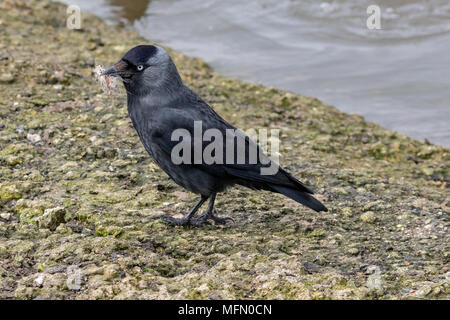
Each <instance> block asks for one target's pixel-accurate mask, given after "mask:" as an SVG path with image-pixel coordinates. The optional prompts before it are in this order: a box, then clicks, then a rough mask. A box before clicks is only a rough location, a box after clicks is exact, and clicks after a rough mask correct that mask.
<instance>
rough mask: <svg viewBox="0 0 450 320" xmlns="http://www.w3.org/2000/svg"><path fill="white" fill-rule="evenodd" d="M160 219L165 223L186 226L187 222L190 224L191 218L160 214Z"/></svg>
mask: <svg viewBox="0 0 450 320" xmlns="http://www.w3.org/2000/svg"><path fill="white" fill-rule="evenodd" d="M161 220H162V221H164V222H165V223H167V224H168V225H170V226H173V227H175V226H187V225H189V224H191V219H189V218H187V217H182V218H174V217H171V216H162V217H161Z"/></svg>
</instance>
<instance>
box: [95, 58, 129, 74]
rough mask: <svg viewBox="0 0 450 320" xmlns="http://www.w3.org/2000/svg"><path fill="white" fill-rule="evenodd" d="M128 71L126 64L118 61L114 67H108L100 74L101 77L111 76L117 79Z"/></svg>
mask: <svg viewBox="0 0 450 320" xmlns="http://www.w3.org/2000/svg"><path fill="white" fill-rule="evenodd" d="M127 70H128V63H126V62H125V61H123V60H120V61H119V62H117V63H116V64H115V65H113V66H111V67H109V68H108V69H106V70H105V71H103V72H102V73H101V76H112V77H117V76H121V75H122V74H124V73H125V72H126V71H127Z"/></svg>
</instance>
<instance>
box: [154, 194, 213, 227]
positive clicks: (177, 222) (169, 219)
mask: <svg viewBox="0 0 450 320" xmlns="http://www.w3.org/2000/svg"><path fill="white" fill-rule="evenodd" d="M207 199H208V197H205V196H202V197H201V198H200V200H198V202H197V203H196V204H195V206H194V207H193V208H192V209H191V210H190V211H189V212H188V213H187V214H186V215H185V216H184V217H182V218H179V219H177V218H173V217H169V216H164V217H162V219H163V220H164V221H165V222H166V223H168V224H170V225H172V226H185V225H188V224H190V223H191V218H192V216H193V215H194V214H195V213H196V212H197V211H198V209H200V207H201V206H202V205H203V204H204V203H205V201H206V200H207Z"/></svg>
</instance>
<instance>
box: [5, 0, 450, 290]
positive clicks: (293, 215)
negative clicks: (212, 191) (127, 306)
mask: <svg viewBox="0 0 450 320" xmlns="http://www.w3.org/2000/svg"><path fill="white" fill-rule="evenodd" d="M16 2H17V1H6V2H5V4H6V5H7V7H4V6H3V5H4V4H3V3H2V2H0V7H1V8H0V9H2V10H0V21H2V24H1V30H0V76H1V75H5V74H10V75H12V76H13V81H11V80H10V77H9V76H8V77H6V78H5V79H6V81H5V79H4V81H1V80H0V82H1V83H0V85H1V89H2V90H1V91H2V98H1V99H0V133H1V134H0V298H3V299H14V298H16V299H402V298H411V299H448V298H449V285H448V284H449V279H450V271H449V269H448V263H449V254H448V252H449V250H448V214H449V212H450V211H449V207H450V192H449V188H450V172H449V168H450V153H449V149H448V148H444V147H440V146H435V145H431V144H427V143H423V142H420V141H417V140H414V139H410V138H408V137H405V136H404V135H401V134H398V133H395V132H392V131H389V130H386V129H383V128H381V127H380V126H378V125H376V124H373V123H369V122H366V121H364V119H363V118H362V117H361V116H357V115H349V114H345V113H343V112H340V111H339V110H337V109H336V108H334V107H332V106H329V105H326V104H324V103H322V102H320V101H319V100H317V99H315V98H311V97H306V96H302V95H297V94H293V93H289V92H286V91H284V90H279V89H275V88H269V87H264V86H261V85H258V84H254V83H246V82H242V81H239V80H236V79H228V78H225V77H222V76H220V75H218V74H216V73H214V72H213V70H212V69H211V68H210V67H209V66H208V65H206V64H205V63H204V62H203V61H201V60H200V59H192V58H189V57H187V56H185V55H183V54H181V53H179V52H176V51H173V50H171V49H170V48H166V49H167V51H168V52H169V53H170V55H171V56H172V57H173V59H174V61H175V63H176V65H177V67H178V69H179V70H180V73H181V76H182V78H183V80H184V81H185V82H186V84H187V85H188V86H189V87H191V88H192V89H193V90H194V91H195V92H197V93H198V94H199V95H200V96H201V97H203V98H204V99H205V100H206V101H207V102H209V103H210V104H211V105H212V106H213V107H214V109H215V110H216V111H217V112H218V113H219V114H221V115H222V116H223V117H224V118H225V119H226V120H228V121H230V122H231V123H233V124H234V125H236V126H237V127H239V128H241V129H243V130H244V131H246V130H249V129H272V128H273V129H280V136H279V138H276V139H275V138H274V139H272V140H271V141H276V142H278V141H279V142H280V150H279V153H280V154H281V155H282V157H281V160H280V162H281V165H282V166H284V167H286V168H287V170H288V171H289V172H292V173H293V174H294V175H295V176H297V177H298V178H299V179H300V180H301V181H303V182H305V183H306V184H307V185H311V186H313V187H314V191H315V192H316V195H317V197H318V198H319V199H320V200H321V201H323V202H324V203H325V204H326V205H327V207H328V208H329V211H328V212H321V213H315V212H312V211H311V210H309V209H307V208H305V207H303V206H300V205H298V204H297V203H295V202H293V201H291V200H289V199H287V198H285V197H282V196H280V195H278V194H274V193H269V192H256V191H252V190H249V189H245V188H241V187H236V188H230V189H229V190H227V192H225V193H222V194H220V195H219V196H218V197H217V200H216V211H217V215H218V216H231V217H233V219H234V220H235V223H234V224H227V225H214V224H213V225H207V226H204V227H202V228H182V227H176V228H173V227H169V226H167V225H166V224H165V223H163V222H162V221H161V220H160V219H159V218H158V217H160V216H162V215H174V216H175V215H176V216H181V215H182V214H183V213H186V212H187V211H188V210H189V209H190V207H192V206H193V205H194V203H195V201H196V197H197V196H196V195H194V194H191V193H189V192H186V191H185V190H183V189H182V188H180V187H178V186H177V185H176V184H175V183H173V182H172V181H171V180H170V179H169V178H168V177H167V176H166V175H165V174H164V173H163V172H162V171H161V170H160V169H159V168H158V166H157V165H155V164H154V163H153V162H152V161H151V159H150V157H149V156H148V154H147V153H146V151H145V149H144V148H143V146H142V144H141V143H140V141H139V137H138V136H137V134H136V132H135V130H134V129H133V126H132V123H131V121H130V119H129V117H128V114H127V110H126V93H125V91H124V89H123V88H118V89H117V90H114V92H112V93H111V94H110V95H107V94H105V93H104V92H103V91H102V89H101V88H100V86H99V85H98V83H96V82H95V80H94V77H93V74H92V68H93V65H94V64H102V65H110V64H111V63H113V62H116V61H117V60H118V59H119V58H120V57H121V56H122V55H123V54H124V53H125V52H126V51H127V50H128V49H129V48H131V47H134V46H136V45H138V44H142V43H148V42H149V41H147V40H144V39H142V38H140V37H139V36H138V35H137V34H136V32H134V31H132V30H130V29H127V28H116V27H114V26H111V25H107V24H105V23H104V22H102V21H101V20H99V19H97V18H95V17H93V16H91V15H89V14H84V13H83V15H82V17H83V23H82V25H83V30H82V31H75V30H70V29H68V28H65V27H61V25H60V24H58V21H60V22H62V21H63V20H64V19H61V17H65V16H66V8H65V6H64V5H62V4H59V3H56V2H49V1H47V0H41V1H37V0H29V1H26V4H25V5H20V6H17V5H14V3H16ZM19 2H20V3H25V2H23V1H19ZM31 8H32V9H31ZM31 10H32V11H31ZM31 12H32V14H31ZM55 21H56V22H55ZM17 30H20V32H18V31H17ZM25 35H26V37H25ZM99 43H102V44H103V45H98V44H99ZM62 44H63V45H62ZM3 57H6V58H3ZM13 64H14V67H12V65H13Z"/></svg>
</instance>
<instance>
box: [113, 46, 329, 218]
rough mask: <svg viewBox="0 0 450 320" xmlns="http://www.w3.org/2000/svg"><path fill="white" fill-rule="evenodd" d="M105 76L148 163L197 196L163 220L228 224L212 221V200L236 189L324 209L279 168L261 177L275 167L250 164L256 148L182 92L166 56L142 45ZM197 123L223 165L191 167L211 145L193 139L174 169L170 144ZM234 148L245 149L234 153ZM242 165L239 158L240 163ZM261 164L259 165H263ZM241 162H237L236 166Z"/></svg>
mask: <svg viewBox="0 0 450 320" xmlns="http://www.w3.org/2000/svg"><path fill="white" fill-rule="evenodd" d="M104 75H110V76H119V77H120V78H121V79H122V80H123V82H124V86H125V89H126V91H127V102H128V113H129V116H130V118H131V120H132V122H133V125H134V127H135V129H136V131H137V133H138V135H139V137H140V139H141V141H142V143H143V145H144V147H145V149H146V150H147V152H148V153H149V154H150V156H151V157H152V159H153V160H154V161H155V162H156V163H157V164H158V166H159V167H161V169H163V170H164V171H165V172H166V173H167V174H168V175H169V176H170V177H171V178H172V179H173V180H174V181H175V182H176V183H177V184H179V185H181V186H183V187H184V188H186V189H187V190H189V191H192V192H194V193H197V194H200V195H201V198H200V200H199V201H198V203H197V204H196V206H194V208H193V209H192V210H191V211H190V212H189V213H188V214H186V215H185V216H184V217H183V218H181V219H175V218H166V220H167V221H168V222H170V223H172V224H175V225H185V224H192V225H201V224H203V223H205V222H206V221H207V220H208V219H213V220H214V221H216V222H218V223H223V222H226V221H227V220H231V219H230V218H224V219H222V218H218V217H216V216H214V215H213V207H214V200H215V197H216V194H217V193H218V192H222V191H224V190H225V189H226V188H227V187H229V186H232V185H235V184H238V185H243V186H246V187H249V188H252V189H255V190H268V191H272V192H277V193H281V194H283V195H285V196H287V197H289V198H291V199H293V200H295V201H297V202H299V203H301V204H303V205H305V206H307V207H309V208H311V209H313V210H315V211H327V208H326V207H325V206H324V205H323V204H322V203H321V202H319V201H318V200H317V199H315V198H314V197H313V196H312V194H313V192H312V191H311V190H310V189H309V188H308V187H306V186H305V185H304V184H303V183H301V182H300V181H299V180H297V179H296V178H295V177H294V176H292V175H291V174H289V173H288V172H286V171H285V170H284V169H282V168H281V167H277V168H278V170H277V171H276V173H275V174H273V175H263V174H261V169H262V168H268V167H270V166H271V165H274V166H277V165H276V164H275V163H273V162H272V160H270V159H269V158H268V157H267V156H266V155H264V153H262V152H258V157H257V163H253V162H251V161H250V155H249V150H250V147H255V148H256V149H257V150H258V151H260V150H259V147H258V146H257V145H256V144H255V143H254V142H253V141H252V140H251V139H250V138H249V137H247V136H246V135H245V134H243V133H242V132H241V131H236V132H235V134H234V135H231V136H230V135H228V136H227V129H228V130H235V129H236V128H235V127H233V126H232V125H231V124H229V123H228V122H226V121H225V120H224V119H222V117H220V116H219V115H218V114H217V113H216V112H215V111H214V110H213V109H212V108H211V107H210V106H209V105H208V104H207V103H206V102H204V101H203V100H202V99H201V98H200V97H198V96H197V95H196V94H195V93H194V92H192V91H191V90H190V89H189V88H188V87H186V86H185V85H184V84H183V82H182V80H181V78H180V76H179V74H178V71H177V69H176V67H175V64H174V63H173V61H172V59H171V58H170V56H169V55H168V54H167V52H166V51H165V50H164V49H162V48H160V47H157V46H152V45H145V46H138V47H135V48H133V49H131V50H130V51H129V52H127V53H126V54H125V56H124V57H123V58H122V59H121V60H120V61H119V62H118V63H117V64H115V65H114V66H112V67H110V68H109V69H107V70H106V71H105V72H104ZM195 121H201V132H202V134H203V133H204V132H205V131H206V130H208V129H216V130H218V132H220V133H222V135H223V137H225V138H224V143H223V146H224V149H223V152H222V158H221V159H222V160H223V161H222V163H208V162H206V161H205V160H204V159H202V160H201V161H200V162H199V161H198V160H197V162H195V159H194V158H195V156H194V154H195V152H196V150H197V151H198V150H201V151H204V150H205V148H206V146H207V145H208V144H209V143H210V142H208V141H197V140H195V139H192V141H191V144H190V157H189V159H190V162H189V163H182V164H174V162H173V161H172V158H171V155H172V151H173V148H174V147H175V146H176V145H177V144H178V143H179V141H172V133H173V132H174V130H176V129H184V130H185V132H187V133H189V134H190V135H191V136H194V130H195V128H194V126H195V125H194V122H195ZM227 139H232V140H233V142H235V149H234V151H233V156H232V159H233V161H231V163H230V161H227V159H226V155H227V152H230V150H229V149H226V148H225V146H226V141H225V140H227ZM239 142H240V143H242V144H241V146H242V145H245V148H244V149H243V151H242V150H241V149H239V150H238V147H237V146H238V145H239ZM239 151H240V152H244V153H243V154H244V155H245V156H243V158H244V160H245V161H244V163H239V162H238V161H237V160H238V152H239ZM241 160H242V157H241ZM263 160H264V161H263ZM241 162H242V161H241ZM207 199H210V202H209V205H208V208H207V210H206V212H205V213H204V214H203V215H201V216H198V217H196V218H194V214H195V212H196V211H197V210H198V209H199V208H200V206H201V205H202V204H203V203H204V202H205V201H206V200H207Z"/></svg>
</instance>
